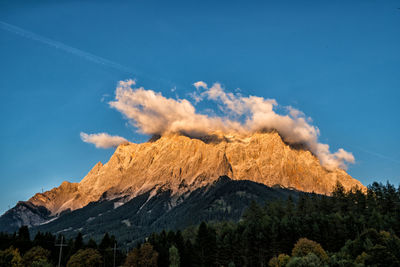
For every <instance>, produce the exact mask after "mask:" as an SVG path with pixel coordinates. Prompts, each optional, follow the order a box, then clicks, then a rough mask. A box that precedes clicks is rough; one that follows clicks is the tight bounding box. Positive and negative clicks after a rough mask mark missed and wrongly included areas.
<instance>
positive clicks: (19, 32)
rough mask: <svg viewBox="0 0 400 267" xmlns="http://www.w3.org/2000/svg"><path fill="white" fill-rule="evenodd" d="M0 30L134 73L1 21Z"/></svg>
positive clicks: (114, 63)
mask: <svg viewBox="0 0 400 267" xmlns="http://www.w3.org/2000/svg"><path fill="white" fill-rule="evenodd" d="M0 29H2V30H5V31H9V32H12V33H14V34H17V35H20V36H22V37H24V38H28V39H31V40H34V41H38V42H41V43H43V44H46V45H49V46H51V47H54V48H56V49H60V50H63V51H65V52H67V53H70V54H73V55H75V56H78V57H81V58H83V59H86V60H88V61H91V62H93V63H96V64H99V65H103V66H105V67H110V68H113V69H116V70H119V71H122V72H124V73H127V74H133V73H135V71H133V70H132V69H130V68H128V67H126V66H124V65H121V64H119V63H116V62H114V61H111V60H108V59H105V58H103V57H99V56H96V55H93V54H91V53H89V52H85V51H83V50H80V49H78V48H75V47H72V46H69V45H66V44H64V43H61V42H58V41H55V40H52V39H50V38H47V37H44V36H41V35H39V34H36V33H33V32H30V31H27V30H25V29H22V28H20V27H17V26H15V25H11V24H9V23H6V22H3V21H0ZM136 74H137V73H136Z"/></svg>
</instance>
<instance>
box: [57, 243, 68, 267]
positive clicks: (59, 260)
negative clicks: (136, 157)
mask: <svg viewBox="0 0 400 267" xmlns="http://www.w3.org/2000/svg"><path fill="white" fill-rule="evenodd" d="M63 241H64V236H61V243H60V244H56V247H60V255H59V256H58V267H60V266H61V254H62V247H66V246H67V244H63Z"/></svg>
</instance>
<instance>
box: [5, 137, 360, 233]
mask: <svg viewBox="0 0 400 267" xmlns="http://www.w3.org/2000/svg"><path fill="white" fill-rule="evenodd" d="M221 176H227V177H229V178H230V179H231V180H233V181H239V180H240V181H241V180H248V181H252V182H254V183H258V184H263V185H265V186H268V187H273V186H276V185H279V186H281V187H283V188H288V189H296V190H298V191H304V192H315V193H318V194H330V192H332V189H333V188H334V186H335V185H336V184H337V182H340V183H341V184H342V185H343V187H344V188H345V189H347V190H348V189H351V188H352V187H354V186H358V187H360V188H364V186H363V185H362V184H361V183H360V182H359V181H357V180H355V179H353V178H352V177H351V176H350V175H348V174H347V173H346V172H345V171H344V170H342V169H336V170H333V171H332V170H328V169H326V168H324V167H323V166H321V164H320V162H319V160H318V159H317V158H316V157H315V156H314V155H313V154H312V153H311V152H309V151H308V150H305V149H303V148H301V147H293V146H290V145H288V144H286V143H285V142H284V141H283V140H282V138H281V137H280V135H279V134H278V133H276V132H267V133H255V134H252V135H249V136H238V135H222V134H214V135H210V136H207V137H204V138H191V137H188V136H184V135H179V134H168V135H165V136H161V137H155V138H152V139H151V140H150V141H149V142H146V143H142V144H134V143H125V144H121V145H120V146H118V148H117V149H116V151H115V152H114V154H113V155H112V157H111V158H110V160H109V161H108V162H107V163H106V164H104V165H103V164H102V163H101V162H99V163H97V164H96V165H95V166H94V167H93V168H92V170H91V171H90V172H89V173H88V174H87V175H86V176H85V177H84V178H83V179H82V181H81V182H79V183H69V182H63V183H62V184H61V185H60V186H59V187H57V188H54V189H52V190H50V191H47V192H44V193H38V194H36V195H35V196H33V197H32V198H31V199H29V200H28V201H26V202H20V203H18V204H17V206H16V207H14V208H12V209H11V210H9V211H7V212H6V213H5V214H4V215H3V216H2V217H1V218H0V230H4V229H5V230H10V228H9V227H8V226H6V225H7V224H8V225H9V222H12V225H15V226H18V225H22V224H27V225H30V226H33V225H40V224H43V223H46V222H48V221H49V220H55V221H60V219H61V218H64V219H65V218H67V217H66V216H60V214H63V213H68V212H71V211H76V212H79V211H80V210H87V209H89V208H90V209H92V210H95V207H98V205H100V206H103V205H106V206H107V205H110V207H113V205H117V206H118V205H122V207H124V206H125V207H128V206H129V205H128V203H141V202H140V201H142V202H143V201H145V203H152V201H156V200H157V199H162V197H163V196H165V197H166V199H165V200H164V201H165V203H168V205H170V207H171V208H175V207H177V206H179V205H182V203H185V202H186V201H188V200H189V196H191V195H192V194H193V193H194V192H196V190H199V189H201V190H205V188H208V187H207V186H209V185H211V184H214V183H215V182H216V181H218V179H219V178H220V177H221ZM166 192H167V193H166ZM166 194H167V195H166ZM200 201H202V200H200ZM105 203H108V204H105ZM110 203H111V204H110ZM116 203H119V204H116ZM135 205H136V204H135ZM160 205H161V204H160ZM27 207H30V209H29V208H27ZM107 207H108V206H107ZM122 207H121V208H122ZM27 210H29V212H28V213H26V211H27ZM39 210H40V211H39ZM71 214H75V213H74V212H72V213H71ZM58 216H60V218H59V219H57V218H58ZM64 219H63V220H64ZM55 221H54V223H55ZM51 223H53V222H50V223H47V224H49V225H51Z"/></svg>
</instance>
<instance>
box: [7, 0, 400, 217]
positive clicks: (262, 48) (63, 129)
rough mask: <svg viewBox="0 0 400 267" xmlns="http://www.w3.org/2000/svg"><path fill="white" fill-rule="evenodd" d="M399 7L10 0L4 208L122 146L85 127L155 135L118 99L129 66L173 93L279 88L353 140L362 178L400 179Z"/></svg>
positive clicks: (347, 141) (286, 98) (342, 141)
mask: <svg viewBox="0 0 400 267" xmlns="http://www.w3.org/2000/svg"><path fill="white" fill-rule="evenodd" d="M399 8H400V4H399V2H398V1H18V2H17V1H1V2H0V22H2V23H3V24H1V23H0V24H1V25H0V94H1V105H0V120H1V131H0V151H1V152H0V190H1V191H0V212H1V213H2V212H4V211H5V210H6V209H7V208H8V206H9V205H10V206H13V205H15V204H16V202H17V201H18V200H26V199H28V198H29V197H31V196H32V195H33V194H34V193H35V192H39V191H41V190H42V188H43V189H44V190H49V189H51V188H52V187H55V186H58V185H59V184H60V183H61V182H62V181H64V180H68V181H71V182H78V181H80V179H81V178H82V177H83V176H84V175H85V174H86V173H87V172H88V171H89V170H90V169H91V167H92V166H93V165H95V163H96V162H98V161H102V162H106V161H107V160H108V158H109V157H110V156H111V155H112V153H113V150H112V149H108V150H102V149H96V148H95V147H94V146H93V145H90V144H86V143H84V142H82V141H81V139H80V137H79V133H80V132H81V131H84V132H87V133H97V132H107V133H109V134H113V135H120V136H123V137H125V138H127V139H129V140H130V141H133V142H143V141H145V140H147V138H148V137H147V136H144V135H140V134H137V133H136V132H135V129H134V128H133V127H132V126H129V125H128V124H127V121H126V120H125V119H124V118H123V117H122V116H121V114H120V113H118V112H117V111H116V110H114V109H111V108H110V107H109V106H108V104H107V102H108V101H111V100H112V99H113V95H114V91H115V87H116V85H117V83H118V81H120V80H125V79H129V78H133V79H136V80H137V84H138V85H139V86H144V87H145V88H147V89H153V90H155V91H159V92H162V93H163V95H165V96H168V97H175V94H177V95H178V96H179V97H180V98H187V97H188V93H189V92H191V91H193V90H194V88H193V86H192V84H193V83H194V82H196V81H199V80H203V81H205V82H207V83H209V84H212V83H213V82H220V83H221V84H222V85H223V86H224V87H225V88H226V89H227V90H230V91H234V90H235V89H236V88H240V89H241V92H242V94H244V95H257V96H263V97H265V98H275V99H276V100H277V101H278V102H279V103H280V104H282V105H291V106H294V107H295V108H298V109H300V110H301V111H303V112H304V113H305V114H306V115H307V116H310V117H312V119H313V124H314V125H316V126H318V127H319V129H320V131H321V136H320V140H321V142H324V143H328V144H329V145H330V146H331V149H332V150H336V149H337V148H339V147H343V148H344V149H346V150H348V151H351V152H353V154H354V156H355V158H356V163H355V164H354V165H352V166H350V168H349V170H348V172H349V173H350V174H351V175H352V176H353V177H355V178H357V179H358V180H360V181H361V182H362V183H364V184H369V183H371V182H372V181H382V182H386V181H387V180H389V181H390V182H391V183H394V184H396V185H398V184H399V183H400V141H399V136H400V135H399V131H400V118H399V117H400V116H399V115H400V105H399V100H400V49H399V48H400V27H399V26H400V9H399ZM4 23H7V24H4ZM5 25H13V26H16V27H18V28H19V29H22V30H23V31H25V33H26V32H27V31H29V32H33V33H34V34H36V35H35V36H40V38H42V37H43V38H46V39H40V38H39V39H37V38H30V37H29V36H27V35H26V34H25V35H24V34H21V32H19V33H18V32H16V31H13V30H12V29H10V27H8V26H5ZM7 27H8V28H7ZM49 40H50V41H49ZM49 42H50V43H49ZM51 42H53V43H51ZM57 44H63V45H65V47H62V46H61V47H60V46H57ZM69 48H75V49H79V50H68V49H69ZM89 54H90V55H89ZM98 57H100V58H101V59H104V60H107V61H101V60H100V61H99V58H98ZM111 62H112V63H111ZM102 63H104V64H102ZM113 64H118V66H116V65H113ZM172 88H176V90H175V92H172V91H171V89H172ZM103 97H104V100H105V101H103V102H102V101H101V100H102V98H103Z"/></svg>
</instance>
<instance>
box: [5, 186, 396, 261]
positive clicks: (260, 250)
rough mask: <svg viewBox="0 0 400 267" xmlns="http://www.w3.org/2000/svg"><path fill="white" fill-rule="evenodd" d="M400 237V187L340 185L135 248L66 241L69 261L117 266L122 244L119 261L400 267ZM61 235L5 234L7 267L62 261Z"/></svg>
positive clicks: (158, 236)
mask: <svg viewBox="0 0 400 267" xmlns="http://www.w3.org/2000/svg"><path fill="white" fill-rule="evenodd" d="M399 234H400V188H397V189H396V188H395V187H394V186H393V185H390V184H386V185H382V184H378V183H374V184H372V185H371V186H369V188H368V191H367V192H366V193H363V192H362V191H360V190H353V191H351V192H347V193H346V192H345V191H344V189H343V187H342V186H340V185H338V186H337V187H336V189H335V191H334V192H333V195H332V196H331V197H327V196H321V195H316V194H304V195H300V197H299V199H298V200H297V201H296V202H295V201H293V200H292V199H290V198H289V199H287V200H285V201H277V202H270V203H267V204H265V205H259V204H257V203H252V204H251V205H250V206H249V208H248V209H247V210H246V211H245V213H244V214H243V216H242V219H241V220H240V221H239V222H218V223H208V224H207V223H201V224H200V226H198V227H189V228H187V229H185V230H183V231H182V232H181V231H168V232H166V231H163V232H161V233H153V234H152V235H151V236H149V237H148V238H147V239H146V240H143V242H142V243H141V244H137V247H135V248H134V249H133V250H129V252H128V253H127V251H125V250H123V249H121V248H120V247H119V246H118V244H117V242H116V240H115V237H113V236H112V237H110V236H108V234H106V235H105V236H104V238H103V240H102V241H101V242H100V243H99V244H96V242H94V241H93V240H89V241H88V242H83V240H82V235H81V234H78V235H77V237H76V238H75V239H71V240H67V241H65V239H64V243H65V244H67V246H65V247H63V257H62V265H63V266H69V267H71V266H113V264H114V262H113V261H114V248H115V247H114V246H115V244H117V245H116V248H117V249H116V250H115V261H116V266H120V265H124V266H160V267H163V266H231V267H232V266H268V265H269V266H371V265H375V266H400V239H399V238H398V236H399ZM61 238H62V237H61V235H58V236H57V237H56V236H53V235H51V234H50V233H45V234H43V233H38V234H37V235H36V236H35V238H34V239H33V240H30V238H29V231H28V229H27V228H26V227H21V229H20V230H19V232H18V233H15V234H13V235H9V234H0V250H1V251H0V266H55V265H56V264H57V263H58V256H59V249H60V247H59V246H55V244H60V242H61ZM12 261H13V262H14V263H13V265H7V264H10V263H11V262H12ZM35 264H36V265H35Z"/></svg>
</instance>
